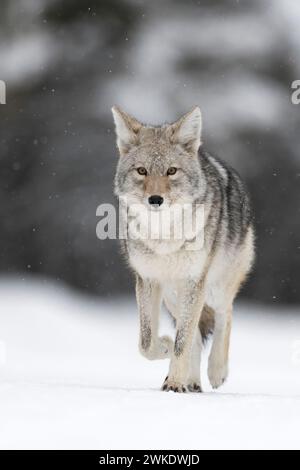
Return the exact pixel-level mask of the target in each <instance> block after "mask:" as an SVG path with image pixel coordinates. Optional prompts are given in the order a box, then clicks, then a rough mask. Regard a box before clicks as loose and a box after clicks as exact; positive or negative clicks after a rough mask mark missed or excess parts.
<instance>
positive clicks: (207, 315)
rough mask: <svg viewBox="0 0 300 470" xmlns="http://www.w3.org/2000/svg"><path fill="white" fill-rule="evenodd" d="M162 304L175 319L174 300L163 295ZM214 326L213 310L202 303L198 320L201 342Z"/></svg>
mask: <svg viewBox="0 0 300 470" xmlns="http://www.w3.org/2000/svg"><path fill="white" fill-rule="evenodd" d="M164 304H165V306H166V308H167V310H168V311H169V313H170V314H171V315H172V317H173V318H174V320H175V319H176V301H174V300H173V299H171V297H170V296H169V295H164ZM214 327H215V312H214V310H213V309H212V308H210V307H209V306H208V305H206V304H205V305H204V307H203V310H202V313H201V318H200V321H199V329H200V333H201V336H202V341H203V343H204V342H205V341H206V340H207V339H208V338H209V336H210V335H211V334H212V333H213V332H214Z"/></svg>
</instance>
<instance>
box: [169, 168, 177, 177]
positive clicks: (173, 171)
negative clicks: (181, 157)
mask: <svg viewBox="0 0 300 470" xmlns="http://www.w3.org/2000/svg"><path fill="white" fill-rule="evenodd" d="M176 172H177V168H175V166H171V167H170V168H169V169H168V171H167V175H168V176H173V175H175V173H176Z"/></svg>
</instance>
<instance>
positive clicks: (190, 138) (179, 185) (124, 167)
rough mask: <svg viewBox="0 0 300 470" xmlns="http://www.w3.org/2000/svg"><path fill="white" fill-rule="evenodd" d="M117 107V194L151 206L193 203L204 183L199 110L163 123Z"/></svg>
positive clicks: (131, 202) (152, 207)
mask: <svg viewBox="0 0 300 470" xmlns="http://www.w3.org/2000/svg"><path fill="white" fill-rule="evenodd" d="M112 112H113V117H114V121H115V125H116V133H117V146H118V149H119V152H120V159H119V163H118V168H117V173H116V179H115V192H116V195H117V196H119V197H121V198H122V197H125V198H126V199H127V202H129V204H143V205H144V206H145V207H148V208H149V209H150V208H151V209H154V208H155V209H164V208H167V207H171V206H172V205H173V204H190V203H192V202H193V201H194V200H195V199H196V197H197V196H199V189H200V187H201V184H200V183H201V168H200V164H199V160H198V148H199V146H200V144H201V112H200V109H199V108H198V107H195V108H193V109H192V110H191V111H190V112H189V113H187V114H185V115H184V116H183V117H182V118H181V119H179V120H178V121H176V122H175V123H173V124H164V125H162V126H158V127H152V126H148V125H143V124H141V123H140V122H139V121H137V120H136V119H135V118H133V117H131V116H129V115H128V114H127V113H125V112H124V111H122V110H121V109H120V108H118V107H116V106H114V107H113V108H112Z"/></svg>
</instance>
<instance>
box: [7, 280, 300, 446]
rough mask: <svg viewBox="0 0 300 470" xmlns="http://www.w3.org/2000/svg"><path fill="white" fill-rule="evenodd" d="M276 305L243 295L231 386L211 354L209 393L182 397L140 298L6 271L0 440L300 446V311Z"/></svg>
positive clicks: (238, 311) (53, 443) (17, 443)
mask: <svg viewBox="0 0 300 470" xmlns="http://www.w3.org/2000/svg"><path fill="white" fill-rule="evenodd" d="M280 310H281V309H280V308H278V307H276V308H275V307H274V309H271V308H270V309H266V308H261V307H260V306H258V305H257V306H249V305H248V306H245V305H238V306H237V308H236V315H235V322H234V328H233V340H232V349H231V373H230V377H229V380H228V382H227V384H226V385H225V386H224V387H223V388H221V389H220V390H219V391H216V392H213V391H211V389H210V387H209V385H208V382H207V379H206V364H203V365H204V367H203V383H204V386H205V393H204V394H182V395H181V394H173V393H164V392H161V391H160V386H161V384H162V381H163V379H164V377H165V375H166V372H167V366H168V364H167V362H166V361H158V362H149V361H147V360H146V359H143V358H142V357H141V356H140V355H139V353H138V350H137V313H136V307H135V304H134V302H133V301H130V300H124V301H120V300H119V301H115V302H103V301H102V302H99V301H91V300H90V299H87V298H85V297H81V296H79V295H78V294H74V292H72V291H68V290H58V289H56V288H55V287H53V286H45V285H44V286H43V285H41V284H39V283H33V284H30V285H28V284H26V285H25V284H22V283H18V282H13V281H10V282H8V281H4V280H2V281H1V282H0V447H1V449H16V448H22V449H32V448H33V449H39V448H42V449H48V448H50V449H53V448H57V449H59V448H68V449H76V448H79V449H135V448H141V449H143V448H145V449H203V448H204V449H214V448H221V449H224V448H225V449H232V448H233V449H239V448H242V449H247V448H250V449H251V448H259V449H264V448H298V449H299V448H300V433H299V426H300V315H299V314H298V316H297V315H295V314H296V313H297V312H296V310H288V309H285V311H284V312H280ZM298 313H299V312H298ZM170 326H171V325H170V323H169V320H168V319H167V317H166V318H165V319H164V321H163V325H162V329H163V331H168V330H169V329H170Z"/></svg>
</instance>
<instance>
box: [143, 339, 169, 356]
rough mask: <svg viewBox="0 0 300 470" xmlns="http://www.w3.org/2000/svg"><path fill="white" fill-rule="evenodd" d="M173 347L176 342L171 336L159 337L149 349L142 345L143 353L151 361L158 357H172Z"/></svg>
mask: <svg viewBox="0 0 300 470" xmlns="http://www.w3.org/2000/svg"><path fill="white" fill-rule="evenodd" d="M173 349H174V343H173V340H172V339H171V338H170V337H169V336H161V337H159V338H158V339H157V341H155V342H154V343H152V344H151V345H150V347H149V349H143V348H142V347H141V346H140V352H141V354H142V355H143V356H144V357H146V358H147V359H149V360H150V361H154V360H157V359H167V358H169V357H171V354H172V351H173Z"/></svg>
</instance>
